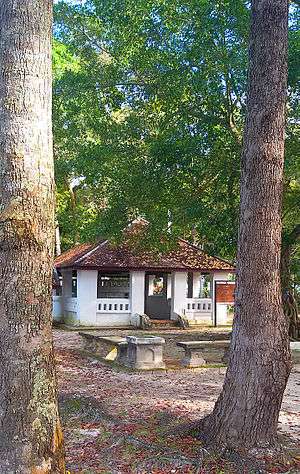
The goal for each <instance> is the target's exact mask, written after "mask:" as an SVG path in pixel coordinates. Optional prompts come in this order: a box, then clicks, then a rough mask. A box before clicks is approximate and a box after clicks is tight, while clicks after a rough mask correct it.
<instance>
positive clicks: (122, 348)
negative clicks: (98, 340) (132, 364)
mask: <svg viewBox="0 0 300 474" xmlns="http://www.w3.org/2000/svg"><path fill="white" fill-rule="evenodd" d="M127 354H128V342H126V341H125V342H119V344H118V345H117V357H116V362H118V364H121V365H127V361H128V359H127Z"/></svg>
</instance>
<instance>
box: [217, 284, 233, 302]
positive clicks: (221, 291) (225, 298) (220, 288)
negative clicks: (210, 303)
mask: <svg viewBox="0 0 300 474" xmlns="http://www.w3.org/2000/svg"><path fill="white" fill-rule="evenodd" d="M234 290H235V283H234V282H233V281H232V282H231V281H230V282H229V281H218V282H216V302H217V303H227V304H233V303H234Z"/></svg>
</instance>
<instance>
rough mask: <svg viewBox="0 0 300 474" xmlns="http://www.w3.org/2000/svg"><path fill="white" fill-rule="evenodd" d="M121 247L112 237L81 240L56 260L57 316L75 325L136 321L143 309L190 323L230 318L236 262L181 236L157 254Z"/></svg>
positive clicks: (116, 324)
mask: <svg viewBox="0 0 300 474" xmlns="http://www.w3.org/2000/svg"><path fill="white" fill-rule="evenodd" d="M133 248H134V247H132V246H131V245H129V244H122V245H120V246H119V247H116V246H114V245H112V244H111V243H110V242H109V241H108V240H105V241H101V242H98V243H97V244H81V245H77V246H75V247H73V248H72V249H70V250H68V251H67V252H65V253H63V254H62V255H60V256H59V257H57V258H56V260H55V267H56V269H57V271H58V274H59V277H60V287H59V288H56V289H55V290H54V292H55V294H54V296H53V312H54V319H55V320H56V321H60V322H63V323H65V324H68V325H72V326H89V327H90V326H93V327H128V326H137V325H138V323H139V321H140V318H139V315H144V314H146V315H147V316H148V317H149V318H150V319H151V320H171V321H175V320H177V318H178V315H181V316H183V317H185V318H186V319H187V320H188V321H189V323H190V325H191V326H192V325H196V324H197V325H198V324H203V325H223V324H227V323H229V322H230V321H229V319H228V311H227V309H228V305H230V304H232V303H233V289H234V283H233V282H232V279H231V278H230V276H231V274H232V273H234V270H235V269H234V266H233V265H232V264H230V263H229V262H227V261H225V260H222V259H220V258H218V257H211V256H209V255H207V254H206V253H205V252H203V251H202V250H201V249H200V248H199V247H197V246H195V245H192V244H190V243H189V242H187V241H186V240H183V239H179V241H178V247H177V248H176V249H174V250H172V251H171V252H168V253H165V254H160V255H159V256H157V254H155V253H152V252H143V253H141V252H140V251H137V250H133Z"/></svg>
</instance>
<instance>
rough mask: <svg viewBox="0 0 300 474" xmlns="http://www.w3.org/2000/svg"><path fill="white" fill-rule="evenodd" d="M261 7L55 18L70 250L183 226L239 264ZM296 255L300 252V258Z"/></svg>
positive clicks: (292, 182) (102, 8)
mask: <svg viewBox="0 0 300 474" xmlns="http://www.w3.org/2000/svg"><path fill="white" fill-rule="evenodd" d="M249 17H250V12H249V4H248V2H247V1H243V0H234V1H233V0H227V1H226V2H218V1H216V2H210V1H208V0H201V1H198V0H197V1H195V0H186V1H184V2H182V1H180V2H179V1H176V0H175V1H174V0H172V1H170V0H152V1H149V0H147V1H146V0H139V1H138V2H136V1H134V2H133V1H132V0H128V1H126V2H123V1H121V2H120V1H116V0H106V1H105V2H104V1H101V0H88V1H86V2H84V3H80V4H74V3H72V4H68V2H66V1H61V2H58V4H57V5H56V7H55V22H56V23H55V25H56V26H55V42H54V74H55V81H54V136H55V164H56V183H57V196H58V198H57V203H58V206H57V209H58V221H59V224H60V228H61V232H62V241H63V245H64V247H68V246H70V245H72V244H73V243H75V242H77V241H84V240H88V239H93V238H97V236H98V235H115V236H118V235H119V234H120V231H121V229H122V228H123V227H124V226H125V225H126V224H127V223H128V222H129V221H130V220H131V219H132V218H134V217H136V216H138V215H141V216H144V217H145V218H147V219H149V221H150V222H151V233H150V234H149V235H150V238H151V241H152V242H154V241H156V242H157V241H159V239H158V236H159V235H160V234H161V233H162V232H164V231H165V229H166V228H167V227H168V226H169V224H170V222H171V223H172V225H171V227H170V229H169V230H170V232H169V235H170V236H171V237H176V236H178V235H184V236H185V237H186V238H189V239H192V240H194V241H197V242H198V243H199V244H201V245H203V247H204V248H205V249H206V250H207V251H209V252H211V253H217V254H219V255H221V256H223V257H226V258H234V257H235V252H236V240H237V230H238V208H239V177H240V154H241V145H242V134H243V123H244V117H245V91H246V80H247V49H248V34H249ZM289 30H290V31H289V36H290V38H289V90H288V119H287V140H286V165H285V187H284V210H283V220H284V242H287V243H288V244H291V245H292V246H293V249H294V250H295V249H296V251H297V246H296V245H295V243H296V240H295V241H294V242H293V243H291V239H292V238H293V236H294V234H295V232H294V230H295V226H296V224H297V222H298V221H299V202H300V181H299V150H298V148H297V141H298V140H299V121H298V118H297V117H298V116H299V49H300V48H299V45H300V39H299V12H298V11H297V10H296V9H292V10H291V13H290V25H289ZM293 255H294V254H293Z"/></svg>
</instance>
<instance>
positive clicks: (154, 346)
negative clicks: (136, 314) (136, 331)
mask: <svg viewBox="0 0 300 474" xmlns="http://www.w3.org/2000/svg"><path fill="white" fill-rule="evenodd" d="M126 341H127V343H128V350H127V363H126V365H127V366H128V367H131V368H133V369H138V370H151V369H164V368H165V367H166V366H165V363H164V361H163V344H165V340H164V339H163V338H162V337H156V336H148V337H135V336H127V337H126Z"/></svg>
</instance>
